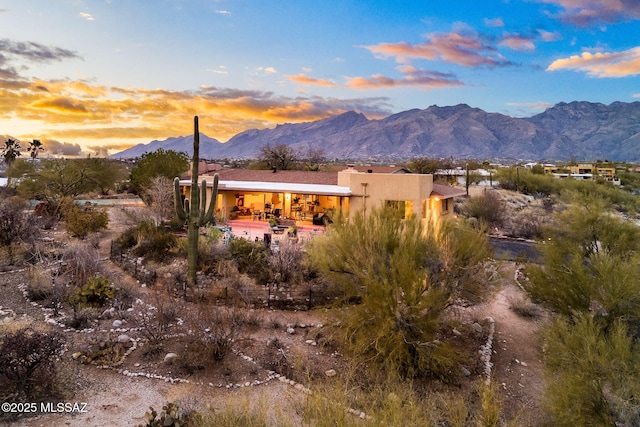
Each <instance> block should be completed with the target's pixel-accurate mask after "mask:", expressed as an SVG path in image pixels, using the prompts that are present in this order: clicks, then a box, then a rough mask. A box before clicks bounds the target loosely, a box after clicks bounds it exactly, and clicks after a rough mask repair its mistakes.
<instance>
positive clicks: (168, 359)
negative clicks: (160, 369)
mask: <svg viewBox="0 0 640 427" xmlns="http://www.w3.org/2000/svg"><path fill="white" fill-rule="evenodd" d="M176 360H178V355H177V354H175V353H167V354H166V355H165V356H164V363H166V364H168V365H171V364H172V363H173V362H175V361H176Z"/></svg>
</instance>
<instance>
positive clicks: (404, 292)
mask: <svg viewBox="0 0 640 427" xmlns="http://www.w3.org/2000/svg"><path fill="white" fill-rule="evenodd" d="M487 246H488V245H487V239H486V236H485V235H484V234H483V233H481V232H478V231H476V230H472V229H470V228H466V227H464V224H459V225H456V224H454V223H453V222H451V223H449V222H445V223H440V224H432V223H428V224H423V223H422V222H421V220H420V219H419V218H415V217H414V218H410V219H405V220H403V219H401V218H400V217H399V216H398V215H397V213H396V212H394V211H391V210H380V209H378V210H372V211H371V212H370V213H368V214H367V215H365V214H364V213H363V212H359V213H357V214H356V215H355V216H354V217H353V218H350V219H349V221H348V222H347V221H346V220H342V219H337V220H336V222H335V223H334V224H333V225H332V226H331V227H330V228H329V230H328V232H327V233H326V234H325V235H323V236H321V237H317V238H316V239H314V240H313V242H311V245H310V246H309V249H308V253H309V254H310V257H311V260H312V261H313V263H314V265H315V266H316V267H317V268H318V271H319V272H320V273H321V274H322V275H323V276H324V277H325V278H326V279H327V280H332V281H334V282H336V283H337V284H339V285H341V286H343V288H344V289H345V290H346V292H347V296H352V297H358V298H359V299H360V301H361V304H358V305H355V306H351V307H348V308H347V309H344V310H342V311H341V312H340V314H339V316H340V321H341V322H340V325H339V326H338V327H337V328H336V336H337V341H338V342H339V343H340V344H341V345H342V346H343V347H344V349H345V354H346V355H348V356H349V357H350V359H351V360H353V361H354V362H355V363H362V365H363V366H369V367H371V368H373V369H375V368H378V369H384V370H385V371H388V372H389V373H391V374H395V375H399V376H401V377H406V378H412V377H415V376H435V377H440V376H442V377H445V376H447V375H448V373H450V372H451V368H452V367H453V366H454V365H455V363H456V357H455V354H454V353H455V352H454V351H453V350H452V348H451V347H450V346H449V345H448V344H447V343H446V342H444V341H443V340H442V339H441V337H440V335H439V330H440V327H441V320H442V319H441V315H442V314H443V312H444V310H445V309H446V308H447V307H448V306H449V305H451V304H452V301H453V300H454V299H455V298H457V297H458V296H460V294H461V292H463V291H465V289H469V288H472V287H477V288H485V287H486V283H483V280H481V277H482V276H480V275H478V274H477V273H478V271H479V269H482V268H483V265H482V262H483V261H484V260H485V259H486V256H487V255H488V252H487V250H488V249H487ZM465 293H466V292H465Z"/></svg>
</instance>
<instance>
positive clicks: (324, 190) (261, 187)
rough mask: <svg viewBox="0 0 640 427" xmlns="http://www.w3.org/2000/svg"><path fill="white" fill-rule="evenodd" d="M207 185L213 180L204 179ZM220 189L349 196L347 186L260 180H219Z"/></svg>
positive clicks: (185, 182)
mask: <svg viewBox="0 0 640 427" xmlns="http://www.w3.org/2000/svg"><path fill="white" fill-rule="evenodd" d="M206 181H207V186H208V187H212V186H213V182H212V181H209V180H206ZM180 185H184V186H191V180H186V179H183V180H181V181H180ZM218 190H220V191H243V192H256V193H294V194H313V195H317V196H351V189H350V188H349V187H342V186H340V185H323V184H293V183H288V182H260V181H219V182H218Z"/></svg>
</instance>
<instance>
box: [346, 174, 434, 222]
mask: <svg viewBox="0 0 640 427" xmlns="http://www.w3.org/2000/svg"><path fill="white" fill-rule="evenodd" d="M363 184H366V185H363ZM338 185H341V186H345V187H349V188H350V189H351V191H352V192H353V195H352V196H351V197H350V199H349V205H350V206H349V209H350V211H352V212H355V211H358V210H360V209H363V208H364V207H365V204H366V207H367V209H368V208H371V207H374V206H381V205H382V204H383V203H384V202H385V201H386V200H398V201H411V202H412V204H413V213H414V214H415V215H417V216H419V217H424V216H425V215H426V212H422V206H423V203H422V202H423V201H424V200H428V199H429V196H430V195H431V191H432V190H433V175H423V174H378V173H361V172H356V171H353V170H346V171H342V172H339V173H338ZM426 206H427V208H428V206H429V204H428V203H426Z"/></svg>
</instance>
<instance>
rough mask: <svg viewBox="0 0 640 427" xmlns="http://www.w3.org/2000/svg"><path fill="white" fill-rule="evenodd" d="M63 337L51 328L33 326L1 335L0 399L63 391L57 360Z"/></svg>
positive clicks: (53, 394)
mask: <svg viewBox="0 0 640 427" xmlns="http://www.w3.org/2000/svg"><path fill="white" fill-rule="evenodd" d="M63 345H64V341H63V339H62V336H61V335H60V334H58V333H54V332H41V331H37V330H34V329H32V328H25V329H19V330H17V331H15V332H11V333H7V334H5V335H0V384H2V387H0V401H2V402H27V401H38V400H42V399H45V398H46V399H51V398H55V397H56V396H59V395H60V394H61V393H62V390H61V389H60V384H59V383H58V378H57V375H58V371H57V369H56V360H57V358H58V356H59V355H60V353H61V351H62V348H63Z"/></svg>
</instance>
